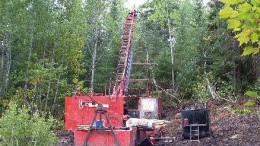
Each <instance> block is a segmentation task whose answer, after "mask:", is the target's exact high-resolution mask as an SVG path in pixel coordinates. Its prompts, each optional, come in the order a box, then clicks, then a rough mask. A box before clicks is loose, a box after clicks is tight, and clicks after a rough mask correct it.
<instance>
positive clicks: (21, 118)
mask: <svg viewBox="0 0 260 146" xmlns="http://www.w3.org/2000/svg"><path fill="white" fill-rule="evenodd" d="M29 113H30V110H29V109H28V108H25V107H23V108H18V107H17V105H16V104H14V103H11V105H10V108H9V109H8V110H7V111H6V112H5V113H4V115H3V116H2V117H1V119H0V145H6V146H8V145H17V146H18V145H39V146H45V145H54V144H56V143H57V138H56V136H55V134H54V133H53V132H51V126H52V124H53V119H52V118H50V119H48V120H46V119H45V118H44V117H42V116H40V115H39V114H38V113H35V114H33V115H32V117H31V116H30V115H29Z"/></svg>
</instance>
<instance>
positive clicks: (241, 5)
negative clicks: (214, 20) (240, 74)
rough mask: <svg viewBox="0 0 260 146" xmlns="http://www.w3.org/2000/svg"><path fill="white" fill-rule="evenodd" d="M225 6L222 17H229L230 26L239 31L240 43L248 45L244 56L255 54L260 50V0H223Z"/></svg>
mask: <svg viewBox="0 0 260 146" xmlns="http://www.w3.org/2000/svg"><path fill="white" fill-rule="evenodd" d="M221 1H222V2H223V3H224V4H225V7H224V8H223V9H221V10H220V12H219V15H220V17H221V18H224V19H228V20H227V22H228V28H230V29H232V30H233V32H235V33H237V34H236V36H235V38H237V39H238V41H239V45H240V46H241V45H246V46H247V47H245V49H244V52H243V54H242V56H245V55H251V54H253V55H255V54H257V53H259V51H260V42H259V40H260V39H259V38H260V30H259V28H260V23H259V22H260V1H258V0H252V1H243V0H221Z"/></svg>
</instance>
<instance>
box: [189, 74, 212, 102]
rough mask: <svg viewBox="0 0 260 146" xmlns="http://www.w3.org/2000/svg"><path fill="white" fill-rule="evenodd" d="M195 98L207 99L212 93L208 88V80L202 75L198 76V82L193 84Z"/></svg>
mask: <svg viewBox="0 0 260 146" xmlns="http://www.w3.org/2000/svg"><path fill="white" fill-rule="evenodd" d="M193 91H194V92H193V93H194V95H193V96H194V98H196V99H198V100H203V99H207V98H208V97H210V93H209V92H208V89H207V84H206V81H205V80H204V79H203V78H202V77H198V79H197V82H196V84H195V85H194V86H193Z"/></svg>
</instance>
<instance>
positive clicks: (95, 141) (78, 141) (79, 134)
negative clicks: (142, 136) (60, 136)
mask: <svg viewBox="0 0 260 146" xmlns="http://www.w3.org/2000/svg"><path fill="white" fill-rule="evenodd" d="M115 134H116V136H117V138H118V140H119V143H120V146H134V145H135V139H134V138H135V133H134V132H133V130H115ZM74 135H75V136H74V141H75V146H82V145H83V143H84V140H85V138H86V135H87V131H75V133H74ZM116 144H117V143H116V140H115V139H114V137H113V134H112V132H111V131H95V130H94V131H92V132H91V134H90V137H89V140H88V143H87V145H88V146H116Z"/></svg>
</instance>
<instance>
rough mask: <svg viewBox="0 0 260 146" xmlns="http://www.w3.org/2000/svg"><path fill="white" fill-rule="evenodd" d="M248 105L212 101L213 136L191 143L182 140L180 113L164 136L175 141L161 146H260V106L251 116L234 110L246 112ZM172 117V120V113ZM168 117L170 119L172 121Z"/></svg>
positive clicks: (209, 103) (210, 106) (210, 104)
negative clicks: (245, 106) (244, 109)
mask: <svg viewBox="0 0 260 146" xmlns="http://www.w3.org/2000/svg"><path fill="white" fill-rule="evenodd" d="M244 102H245V101H238V102H237V103H233V104H230V103H227V102H223V101H214V100H211V101H209V102H208V103H207V108H208V109H210V120H211V130H212V133H213V134H212V136H210V137H204V138H201V139H200V142H190V140H189V139H182V136H181V135H182V126H181V125H182V122H181V115H180V113H177V114H175V116H174V117H173V118H171V123H170V124H169V125H167V126H166V127H165V128H164V129H163V134H164V136H170V137H175V140H174V142H172V143H162V142H161V143H160V144H158V145H164V144H165V145H169V146H190V145H192V146H260V115H259V114H260V105H259V104H258V105H255V106H254V107H253V109H254V110H253V112H252V113H250V114H248V113H247V114H240V113H237V112H236V110H235V109H237V108H243V107H244V106H242V104H243V103H244ZM169 117H172V115H171V113H170V114H169ZM169 117H168V116H167V118H169Z"/></svg>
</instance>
